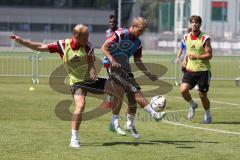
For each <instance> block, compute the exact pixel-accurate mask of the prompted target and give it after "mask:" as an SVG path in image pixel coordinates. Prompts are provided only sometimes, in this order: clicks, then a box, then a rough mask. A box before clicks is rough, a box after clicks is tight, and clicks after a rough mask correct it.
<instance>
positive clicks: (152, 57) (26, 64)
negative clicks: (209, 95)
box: [0, 51, 240, 83]
mask: <svg viewBox="0 0 240 160" xmlns="http://www.w3.org/2000/svg"><path fill="white" fill-rule="evenodd" d="M144 53H146V54H144V56H143V61H144V62H147V63H155V64H161V65H163V66H164V67H166V68H167V72H166V73H165V74H164V75H163V76H162V77H161V79H169V80H179V79H180V77H181V71H180V66H179V64H174V58H175V56H174V55H159V54H152V52H150V51H145V52H144ZM96 56H97V57H98V58H99V59H101V58H102V56H103V55H102V54H100V53H98V52H97V53H96ZM61 64H62V61H61V59H60V56H58V55H57V54H49V53H40V54H39V53H36V52H35V53H33V52H29V53H26V52H25V53H20V52H19V53H18V52H4V53H1V54H0V66H1V68H0V76H1V77H12V76H13V77H29V78H31V79H32V82H33V83H38V82H39V78H43V77H46V78H48V77H50V75H51V73H52V72H53V71H54V70H55V69H56V68H57V67H59V66H60V65H61ZM97 64H98V67H101V69H100V72H99V76H102V77H107V74H106V72H105V69H104V68H103V67H102V66H101V64H100V62H99V61H98V62H97ZM211 66H212V69H211V71H212V80H235V79H236V78H237V77H240V57H239V56H214V57H213V59H212V60H211ZM153 69H154V70H155V72H156V71H157V72H161V71H160V70H161V68H158V67H156V68H153Z"/></svg>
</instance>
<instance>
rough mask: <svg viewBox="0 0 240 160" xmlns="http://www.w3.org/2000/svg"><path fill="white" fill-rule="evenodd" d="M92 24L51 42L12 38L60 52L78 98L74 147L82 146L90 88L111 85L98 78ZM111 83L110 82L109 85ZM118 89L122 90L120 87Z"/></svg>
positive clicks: (102, 87) (76, 100) (101, 89)
mask: <svg viewBox="0 0 240 160" xmlns="http://www.w3.org/2000/svg"><path fill="white" fill-rule="evenodd" d="M88 37H89V32H88V27H87V26H85V25H82V24H78V25H76V26H75V27H74V29H73V32H72V37H71V38H69V39H64V40H59V41H56V42H54V43H50V44H41V43H37V42H31V41H27V40H25V39H22V38H20V37H19V36H17V35H11V36H10V38H11V39H13V40H15V41H16V42H17V43H19V44H20V45H23V46H25V47H28V48H30V49H32V50H36V51H40V52H50V53H58V54H59V55H60V57H61V59H62V60H63V63H64V65H65V68H66V69H67V71H68V76H69V83H70V86H71V92H72V95H73V98H74V101H75V110H74V113H73V116H72V121H71V133H72V136H71V141H70V145H69V146H70V147H74V148H79V147H80V143H79V138H78V130H79V127H80V124H81V120H82V113H83V111H84V108H85V97H86V94H87V92H88V89H93V90H94V89H96V90H98V91H101V92H102V93H103V92H104V91H106V90H108V89H107V88H111V86H112V84H109V83H108V81H107V80H106V79H103V78H97V75H96V69H95V66H94V61H95V57H94V49H93V46H92V44H91V43H90V42H89V41H88ZM108 84H109V85H108ZM118 91H121V90H120V89H118Z"/></svg>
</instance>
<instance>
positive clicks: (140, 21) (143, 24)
mask: <svg viewBox="0 0 240 160" xmlns="http://www.w3.org/2000/svg"><path fill="white" fill-rule="evenodd" d="M132 26H133V27H138V28H141V29H146V28H147V21H146V20H145V19H144V18H142V17H136V18H134V19H133V20H132Z"/></svg>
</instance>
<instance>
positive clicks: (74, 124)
mask: <svg viewBox="0 0 240 160" xmlns="http://www.w3.org/2000/svg"><path fill="white" fill-rule="evenodd" d="M73 97H74V101H75V109H74V112H73V115H72V121H71V129H72V137H71V142H70V147H74V148H79V147H80V143H79V139H78V130H79V127H80V124H81V121H82V113H83V111H84V107H85V93H84V91H83V90H82V89H81V88H78V89H76V91H75V92H74V95H73Z"/></svg>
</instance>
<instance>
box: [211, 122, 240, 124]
mask: <svg viewBox="0 0 240 160" xmlns="http://www.w3.org/2000/svg"><path fill="white" fill-rule="evenodd" d="M212 124H240V122H212Z"/></svg>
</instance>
